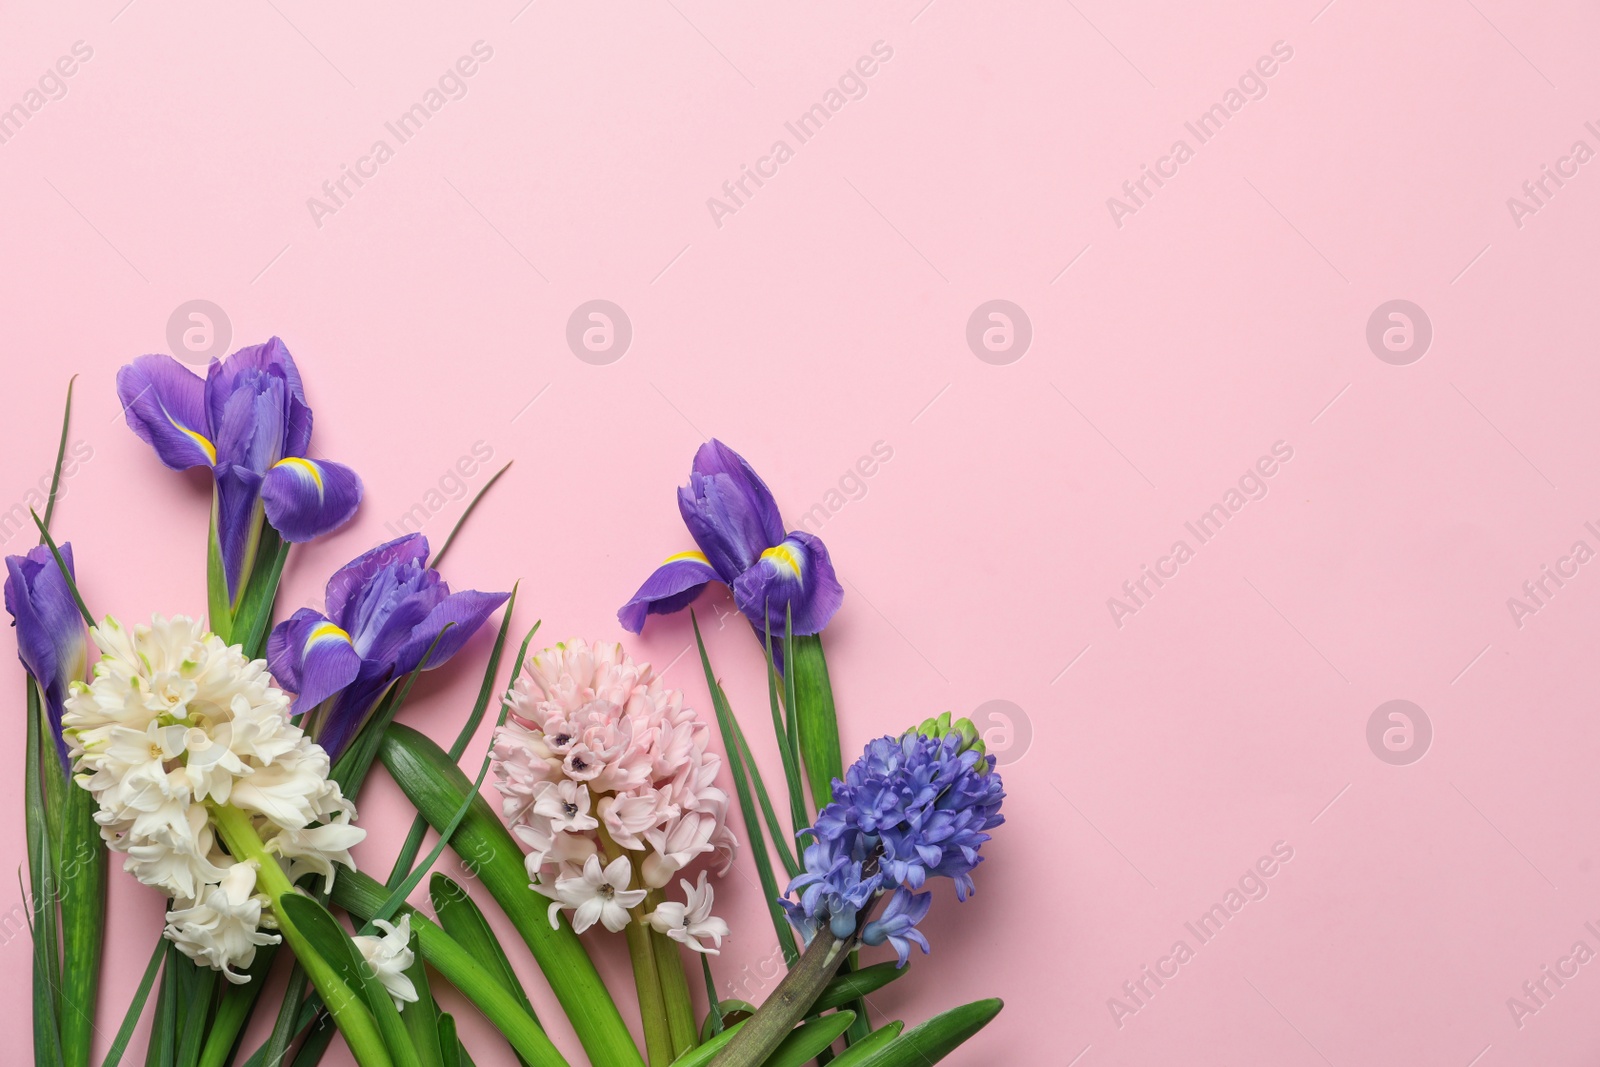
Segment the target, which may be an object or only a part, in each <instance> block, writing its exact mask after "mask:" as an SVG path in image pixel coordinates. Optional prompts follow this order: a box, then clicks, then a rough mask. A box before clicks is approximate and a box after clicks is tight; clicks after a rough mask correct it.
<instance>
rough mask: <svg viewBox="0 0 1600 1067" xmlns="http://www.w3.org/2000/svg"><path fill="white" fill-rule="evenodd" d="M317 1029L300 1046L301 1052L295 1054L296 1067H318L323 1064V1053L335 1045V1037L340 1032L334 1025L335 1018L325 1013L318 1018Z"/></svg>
mask: <svg viewBox="0 0 1600 1067" xmlns="http://www.w3.org/2000/svg"><path fill="white" fill-rule="evenodd" d="M316 1023H317V1025H316V1028H315V1029H313V1030H312V1031H311V1033H309V1034H307V1035H306V1039H305V1040H304V1041H303V1042H301V1044H300V1051H299V1052H297V1053H295V1057H294V1067H316V1065H317V1064H319V1063H321V1062H322V1056H323V1053H325V1052H327V1051H328V1046H329V1045H331V1044H333V1035H334V1034H337V1033H338V1032H339V1028H338V1027H337V1026H335V1025H334V1023H333V1017H332V1016H330V1015H328V1014H327V1013H326V1012H324V1013H323V1014H321V1015H318V1016H317V1018H316Z"/></svg>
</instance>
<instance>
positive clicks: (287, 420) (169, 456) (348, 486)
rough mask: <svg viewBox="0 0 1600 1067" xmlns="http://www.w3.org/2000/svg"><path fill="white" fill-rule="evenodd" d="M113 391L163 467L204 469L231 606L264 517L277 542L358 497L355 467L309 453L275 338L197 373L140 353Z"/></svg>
mask: <svg viewBox="0 0 1600 1067" xmlns="http://www.w3.org/2000/svg"><path fill="white" fill-rule="evenodd" d="M117 395H118V396H119V397H120V398H121V400H122V408H123V413H124V414H125V416H126V417H127V420H128V426H129V427H131V428H132V430H133V432H134V433H136V434H138V435H139V436H140V437H141V438H143V439H144V440H145V441H146V442H148V443H149V445H150V446H151V447H152V448H154V449H155V450H156V455H157V456H159V457H160V459H161V462H162V463H165V464H166V465H167V466H168V467H171V468H172V469H173V470H188V469H189V468H191V467H208V468H210V470H211V474H212V477H213V478H215V480H216V487H217V489H216V496H215V502H214V505H213V521H214V523H215V526H216V538H217V543H218V548H219V549H220V552H221V556H222V567H223V573H224V574H225V575H226V576H227V582H228V597H229V600H230V602H234V603H237V601H238V597H239V593H240V591H241V589H242V588H243V586H244V583H245V581H246V579H247V578H248V577H249V575H250V568H251V567H252V566H253V565H254V561H255V552H256V548H257V545H258V542H259V540H260V536H261V520H262V517H263V516H265V518H266V521H267V522H269V523H271V524H272V528H273V529H274V530H276V531H278V533H279V535H280V536H282V537H283V539H284V540H285V541H293V542H301V541H310V540H312V539H313V538H316V537H320V536H322V535H323V534H325V533H328V532H329V531H331V530H335V529H337V528H338V527H340V526H342V525H344V523H345V522H347V521H348V520H349V519H350V516H352V515H354V514H355V511H356V506H357V505H358V504H360V503H361V479H360V478H359V477H357V476H356V473H355V471H353V470H351V469H350V468H349V467H346V466H344V465H342V464H339V463H329V462H327V461H326V460H320V459H315V460H314V459H311V458H309V457H308V455H307V452H308V450H309V449H310V446H311V409H310V408H309V407H307V406H306V396H305V390H304V389H302V388H301V385H300V372H299V371H298V370H297V369H296V368H295V365H294V359H293V358H292V357H291V356H290V355H289V350H288V349H287V348H285V347H284V345H283V342H282V341H280V340H278V339H277V338H276V337H274V338H272V340H270V341H268V342H267V343H266V344H264V345H253V346H251V347H249V348H241V349H240V350H239V351H237V352H235V353H234V354H233V355H231V356H229V357H228V358H227V359H224V360H220V361H219V360H215V359H214V360H212V361H211V366H210V367H209V368H208V369H207V371H206V376H205V378H204V379H201V378H200V377H199V376H198V375H196V374H195V373H194V372H193V371H191V370H189V369H188V368H187V367H185V366H183V364H181V363H179V362H178V361H177V360H175V359H173V358H172V357H171V356H166V355H153V356H140V357H139V358H138V359H136V360H134V361H133V362H132V363H129V364H128V365H127V366H125V367H123V368H122V369H121V370H119V371H118V372H117Z"/></svg>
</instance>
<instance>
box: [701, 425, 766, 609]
mask: <svg viewBox="0 0 1600 1067" xmlns="http://www.w3.org/2000/svg"><path fill="white" fill-rule="evenodd" d="M678 511H679V512H680V513H681V514H682V515H683V521H684V524H685V525H686V526H688V527H689V533H690V534H691V535H692V536H693V537H694V540H695V544H697V545H699V546H700V549H701V551H703V552H704V553H705V554H706V558H707V559H708V560H709V562H710V563H711V566H713V567H715V568H716V570H717V573H718V574H720V575H721V576H722V579H723V580H724V581H732V580H733V579H734V578H735V577H737V576H738V575H740V574H742V573H743V572H744V571H746V570H748V569H749V568H750V567H751V566H752V565H753V564H754V563H755V562H756V560H757V559H759V558H760V556H761V553H762V551H764V550H765V549H767V548H770V547H771V546H773V545H775V544H777V543H778V542H779V541H781V540H783V520H782V519H781V518H780V517H779V515H778V505H777V502H776V501H775V500H773V499H772V492H771V490H769V489H768V488H767V483H766V482H763V481H762V480H761V476H760V475H758V474H757V473H756V472H755V470H754V469H753V468H752V467H751V466H750V464H748V463H746V462H745V460H744V457H743V456H741V455H739V453H737V452H735V451H734V450H733V449H731V448H729V447H728V446H727V445H725V444H723V443H722V442H721V441H718V440H716V439H712V440H710V441H707V442H706V443H705V444H703V445H701V446H700V449H699V451H697V452H696V453H695V456H694V467H693V469H692V470H691V471H690V472H689V484H688V485H686V486H684V487H682V488H680V489H679V490H678Z"/></svg>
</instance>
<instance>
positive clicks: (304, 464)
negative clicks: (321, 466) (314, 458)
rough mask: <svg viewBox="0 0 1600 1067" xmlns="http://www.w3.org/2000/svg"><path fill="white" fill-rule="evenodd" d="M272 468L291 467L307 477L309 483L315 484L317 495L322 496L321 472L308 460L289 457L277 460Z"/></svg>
mask: <svg viewBox="0 0 1600 1067" xmlns="http://www.w3.org/2000/svg"><path fill="white" fill-rule="evenodd" d="M273 466H274V467H292V468H293V469H295V470H297V471H299V472H300V473H302V474H305V475H307V476H309V477H310V478H311V481H312V482H313V483H315V484H316V487H317V495H318V496H321V495H322V472H321V471H320V470H318V469H317V465H316V464H315V463H313V462H311V461H310V460H309V459H301V458H300V457H299V456H290V457H288V458H287V459H280V460H278V462H276V463H274V464H273Z"/></svg>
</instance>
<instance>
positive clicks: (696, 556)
mask: <svg viewBox="0 0 1600 1067" xmlns="http://www.w3.org/2000/svg"><path fill="white" fill-rule="evenodd" d="M686 559H692V560H694V561H695V562H696V563H704V564H705V565H706V566H707V567H709V566H711V561H710V560H709V559H706V554H705V553H704V552H679V553H678V554H677V555H676V556H668V557H667V558H666V559H664V560H662V561H661V565H662V566H663V567H665V566H666V565H667V564H669V563H682V562H683V561H684V560H686Z"/></svg>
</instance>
